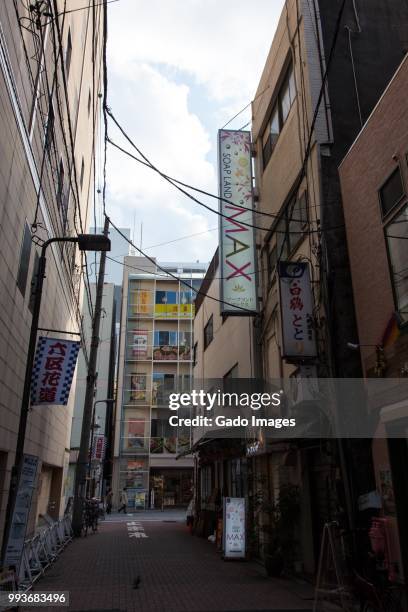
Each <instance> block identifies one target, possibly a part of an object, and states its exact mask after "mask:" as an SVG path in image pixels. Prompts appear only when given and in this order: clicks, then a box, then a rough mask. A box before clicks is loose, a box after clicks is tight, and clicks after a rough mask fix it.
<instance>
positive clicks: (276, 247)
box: [266, 192, 307, 285]
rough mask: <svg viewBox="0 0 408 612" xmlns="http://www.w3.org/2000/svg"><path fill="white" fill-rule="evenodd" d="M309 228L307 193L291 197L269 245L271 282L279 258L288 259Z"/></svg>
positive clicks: (270, 282)
mask: <svg viewBox="0 0 408 612" xmlns="http://www.w3.org/2000/svg"><path fill="white" fill-rule="evenodd" d="M306 230H307V194H306V192H303V193H302V195H301V196H300V197H299V198H298V199H297V200H295V199H294V198H292V199H290V200H289V202H288V203H287V204H286V206H285V207H284V209H283V211H282V214H281V217H280V219H279V221H278V223H277V224H276V226H275V231H274V232H273V234H272V236H271V238H270V240H269V243H268V245H267V253H266V257H267V262H266V264H267V272H268V276H269V284H270V285H271V284H272V283H273V280H274V278H275V269H276V264H277V261H278V259H288V258H289V257H290V256H291V254H292V253H293V251H294V250H295V249H296V248H297V247H298V246H299V243H300V242H301V241H302V240H303V236H304V233H305V231H306Z"/></svg>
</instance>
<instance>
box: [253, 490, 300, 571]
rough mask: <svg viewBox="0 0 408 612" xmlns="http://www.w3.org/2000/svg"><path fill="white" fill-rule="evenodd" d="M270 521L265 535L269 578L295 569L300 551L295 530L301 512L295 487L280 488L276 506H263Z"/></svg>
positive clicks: (266, 563)
mask: <svg viewBox="0 0 408 612" xmlns="http://www.w3.org/2000/svg"><path fill="white" fill-rule="evenodd" d="M262 511H263V512H264V516H266V517H267V524H266V525H265V526H264V528H263V531H264V533H265V534H266V536H267V542H266V545H265V552H264V557H265V569H266V571H267V573H268V575H269V576H280V575H281V574H282V572H283V570H284V569H285V568H286V569H288V570H289V571H290V570H291V569H292V568H293V561H294V555H295V551H296V539H295V536H294V528H295V525H296V522H297V519H298V516H299V512H300V499H299V488H298V487H297V486H295V485H293V484H289V483H288V484H284V485H282V486H281V487H280V490H279V498H278V500H277V501H276V502H273V503H266V504H262Z"/></svg>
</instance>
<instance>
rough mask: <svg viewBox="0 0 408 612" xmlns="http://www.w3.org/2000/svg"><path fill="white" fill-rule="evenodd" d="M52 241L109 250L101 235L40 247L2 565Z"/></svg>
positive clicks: (28, 402) (51, 239)
mask: <svg viewBox="0 0 408 612" xmlns="http://www.w3.org/2000/svg"><path fill="white" fill-rule="evenodd" d="M54 242H75V243H77V244H78V248H79V250H80V251H110V240H109V238H108V237H107V236H104V235H103V234H100V235H99V234H79V235H78V236H75V237H70V236H63V237H54V238H49V239H48V240H46V241H45V242H44V244H43V245H42V248H41V257H40V259H39V261H38V272H37V279H36V284H35V292H34V304H33V316H32V320H31V329H30V339H29V343H28V350H27V362H26V370H25V377H24V387H23V397H22V400H21V410H20V421H19V426H18V434H17V444H16V454H15V458H14V465H13V467H12V470H11V480H10V489H9V495H8V501H7V510H6V520H5V526H4V537H3V545H2V562H3V565H4V561H5V556H6V551H7V545H8V539H9V534H10V527H11V520H12V514H13V509H14V505H15V502H16V498H17V489H18V480H19V474H20V470H21V466H22V462H23V456H24V442H25V435H26V429H27V419H28V411H29V406H30V390H31V377H32V372H33V365H34V355H35V349H36V345H37V333H38V322H39V317H40V307H41V298H42V290H43V283H44V278H45V267H46V262H47V260H46V257H45V255H46V251H47V248H48V247H49V245H50V244H52V243H54Z"/></svg>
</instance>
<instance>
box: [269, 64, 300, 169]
mask: <svg viewBox="0 0 408 612" xmlns="http://www.w3.org/2000/svg"><path fill="white" fill-rule="evenodd" d="M295 97H296V86H295V75H294V72H293V66H292V65H291V66H290V67H289V69H288V71H287V73H286V76H285V79H284V81H283V83H282V86H281V88H280V90H279V92H278V94H277V100H276V102H275V105H274V107H273V109H272V112H271V114H270V117H269V119H268V123H267V125H266V128H265V130H264V132H263V136H262V159H263V167H264V168H266V165H267V163H268V161H269V160H270V158H271V156H272V153H273V150H274V148H275V145H276V143H277V141H278V137H279V134H280V132H281V131H282V127H283V124H284V123H285V121H286V119H287V118H288V115H289V111H290V109H291V107H292V104H293V102H294V100H295Z"/></svg>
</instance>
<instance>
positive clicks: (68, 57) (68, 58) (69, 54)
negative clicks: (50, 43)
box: [65, 28, 72, 78]
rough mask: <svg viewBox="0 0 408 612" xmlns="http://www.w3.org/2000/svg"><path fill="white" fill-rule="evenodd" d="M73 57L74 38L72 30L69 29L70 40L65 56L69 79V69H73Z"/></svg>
mask: <svg viewBox="0 0 408 612" xmlns="http://www.w3.org/2000/svg"><path fill="white" fill-rule="evenodd" d="M71 57H72V38H71V28H69V30H68V39H67V51H66V54H65V70H66V72H67V78H68V77H69V69H70V68H71Z"/></svg>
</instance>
